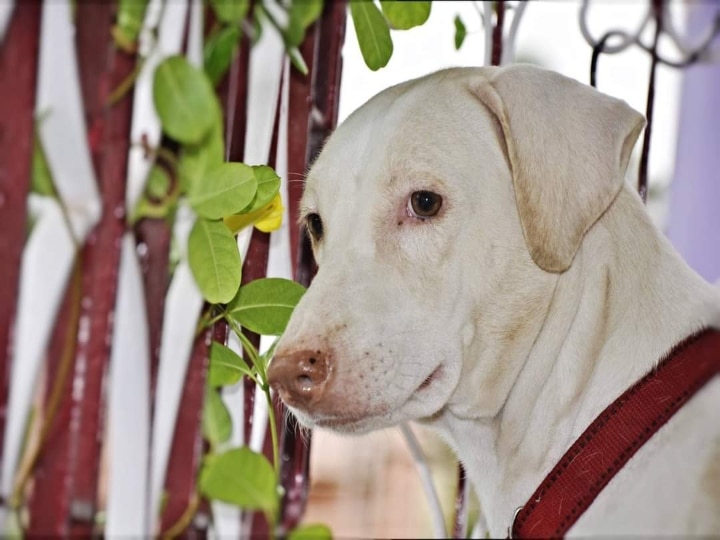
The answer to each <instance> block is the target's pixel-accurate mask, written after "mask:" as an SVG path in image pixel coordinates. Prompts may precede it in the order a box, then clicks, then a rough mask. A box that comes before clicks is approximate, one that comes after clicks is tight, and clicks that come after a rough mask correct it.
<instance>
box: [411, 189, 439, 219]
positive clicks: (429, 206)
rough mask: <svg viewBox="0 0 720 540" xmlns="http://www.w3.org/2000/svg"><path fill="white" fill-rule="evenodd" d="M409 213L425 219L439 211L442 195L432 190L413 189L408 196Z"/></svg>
mask: <svg viewBox="0 0 720 540" xmlns="http://www.w3.org/2000/svg"><path fill="white" fill-rule="evenodd" d="M409 206H410V208H409V210H410V214H411V215H412V216H414V217H416V218H420V219H427V218H430V217H433V216H434V215H435V214H437V213H438V212H439V211H440V207H441V206H442V197H441V196H440V195H438V194H437V193H433V192H432V191H415V192H414V193H413V194H412V195H411V196H410V204H409Z"/></svg>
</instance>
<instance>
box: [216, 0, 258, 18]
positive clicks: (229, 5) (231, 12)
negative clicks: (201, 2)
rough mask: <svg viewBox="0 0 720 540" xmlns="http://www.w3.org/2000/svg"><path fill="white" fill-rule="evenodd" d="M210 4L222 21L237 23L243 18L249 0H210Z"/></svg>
mask: <svg viewBox="0 0 720 540" xmlns="http://www.w3.org/2000/svg"><path fill="white" fill-rule="evenodd" d="M210 4H212V7H213V10H214V11H215V16H216V17H217V18H218V19H220V20H221V21H222V22H226V23H235V24H239V23H241V22H242V20H243V19H244V18H245V14H246V13H247V10H248V7H249V6H250V0H210Z"/></svg>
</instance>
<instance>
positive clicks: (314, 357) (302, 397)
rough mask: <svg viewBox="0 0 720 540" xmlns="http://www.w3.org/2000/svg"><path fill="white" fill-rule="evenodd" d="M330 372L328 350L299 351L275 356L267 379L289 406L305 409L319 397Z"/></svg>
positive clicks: (318, 399)
mask: <svg viewBox="0 0 720 540" xmlns="http://www.w3.org/2000/svg"><path fill="white" fill-rule="evenodd" d="M331 371H332V369H331V363H330V354H329V353H328V352H324V351H318V350H298V351H292V352H288V353H286V354H282V353H281V354H276V355H275V357H274V358H273V360H272V362H271V363H270V367H269V368H268V381H269V383H270V386H271V387H272V388H274V389H275V390H276V391H277V392H278V393H279V394H280V397H281V398H282V399H283V401H285V402H286V403H287V404H288V405H290V406H292V407H298V408H300V409H304V410H308V409H310V408H311V407H312V406H313V405H314V404H315V403H317V402H318V401H320V399H321V398H322V395H323V392H324V391H325V386H326V384H327V382H328V379H329V377H330V373H331Z"/></svg>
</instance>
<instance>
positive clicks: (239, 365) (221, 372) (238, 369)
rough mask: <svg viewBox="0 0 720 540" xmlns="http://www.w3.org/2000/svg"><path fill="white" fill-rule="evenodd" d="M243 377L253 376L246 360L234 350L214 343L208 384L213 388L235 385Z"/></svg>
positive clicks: (211, 351) (211, 350)
mask: <svg viewBox="0 0 720 540" xmlns="http://www.w3.org/2000/svg"><path fill="white" fill-rule="evenodd" d="M243 375H247V376H249V377H251V376H252V372H251V371H250V368H249V367H248V365H247V364H246V363H245V360H243V359H242V358H240V356H239V355H238V354H237V353H236V352H235V351H233V350H232V349H229V348H227V347H226V346H225V345H223V344H221V343H218V342H217V341H213V342H212V344H211V345H210V368H209V371H208V384H209V385H210V386H213V387H218V386H227V385H229V384H235V383H236V382H238V381H239V380H240V378H241V377H242V376H243Z"/></svg>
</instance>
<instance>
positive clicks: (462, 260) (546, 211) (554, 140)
mask: <svg viewBox="0 0 720 540" xmlns="http://www.w3.org/2000/svg"><path fill="white" fill-rule="evenodd" d="M642 126H643V120H642V117H641V116H640V115H639V114H638V113H636V112H634V111H633V110H632V109H630V108H629V107H628V106H627V105H625V104H624V103H622V102H620V101H618V100H615V99H612V98H610V97H607V96H604V95H602V94H600V93H598V92H595V91H594V90H592V89H590V88H588V87H586V86H584V85H581V84H579V83H577V82H575V81H572V80H570V79H567V78H565V77H562V76H560V75H557V74H555V73H552V72H548V71H544V70H540V69H537V68H533V67H530V66H512V67H508V68H502V69H497V68H489V69H487V68H485V69H483V68H477V69H452V70H447V71H443V72H439V73H436V74H433V75H430V76H427V77H424V78H421V79H418V80H415V81H411V82H408V83H405V84H401V85H399V86H396V87H393V88H390V89H388V90H386V91H384V92H382V93H381V94H379V95H377V96H376V97H374V98H373V99H371V100H370V101H369V102H368V103H366V104H365V105H364V106H363V107H361V108H360V109H359V110H358V111H356V112H355V113H354V114H353V115H352V116H351V117H350V118H348V119H347V121H346V122H345V123H344V124H343V125H342V126H340V127H339V128H338V129H337V131H336V132H335V133H334V134H333V135H332V137H330V139H329V140H328V142H327V144H326V146H325V148H324V149H323V151H322V153H321V154H320V156H319V158H318V159H317V162H316V163H315V165H314V166H313V168H312V170H311V171H310V174H309V175H308V179H307V184H306V189H305V195H304V198H303V203H302V219H303V221H304V222H305V224H306V225H307V227H308V230H309V232H310V235H311V236H312V242H313V248H314V252H315V257H316V260H317V262H318V265H319V271H318V274H317V276H316V277H315V280H314V281H313V283H312V285H311V287H310V289H309V290H308V292H307V293H306V295H305V296H304V298H303V299H302V300H301V302H300V304H299V305H298V307H297V309H296V310H295V313H294V314H293V317H292V319H291V321H290V324H289V325H288V328H287V331H286V333H285V335H284V337H283V338H282V341H281V343H280V345H279V346H278V348H277V352H276V355H275V358H274V360H273V361H272V363H271V365H270V368H269V378H270V381H271V384H272V386H273V387H274V388H275V389H276V390H277V391H278V392H279V393H280V396H281V397H282V399H283V400H284V401H285V403H286V404H287V405H288V406H289V407H290V409H291V410H292V411H293V412H294V413H295V415H296V416H297V417H298V418H299V419H300V421H301V423H303V424H305V425H308V426H320V427H326V428H331V429H335V430H338V431H346V432H362V431H368V430H371V429H376V428H379V427H385V426H389V425H392V424H395V423H397V422H400V421H404V420H413V419H422V418H428V417H432V416H433V415H436V414H438V413H439V412H440V411H442V409H443V408H444V407H446V406H451V407H455V408H456V412H457V413H459V414H465V415H473V414H480V413H479V412H478V411H480V410H481V409H482V410H483V411H484V412H487V413H492V412H493V411H494V410H497V408H498V407H499V406H500V405H501V403H502V399H504V398H503V396H504V395H506V394H507V390H508V389H509V385H511V384H512V380H513V378H514V376H515V375H516V374H517V370H518V369H519V366H520V362H521V359H517V360H516V359H515V358H514V355H513V354H512V352H513V351H516V350H520V349H522V348H523V347H524V346H526V345H529V344H528V343H526V342H527V340H528V339H532V337H531V334H532V332H529V331H526V330H529V329H532V328H533V327H536V326H537V325H539V324H541V322H542V317H543V313H544V310H546V309H547V304H548V302H549V300H550V297H551V295H552V288H553V286H554V283H555V281H556V278H557V275H558V274H560V273H562V272H564V271H565V270H567V269H568V267H569V266H570V265H571V264H572V261H573V258H574V256H575V253H576V251H577V250H578V248H579V246H580V244H581V242H582V239H583V236H584V235H585V233H586V231H587V230H588V229H589V228H590V227H591V226H592V225H593V223H594V222H595V221H596V220H597V219H598V218H599V217H600V215H601V214H602V213H603V212H604V211H605V210H606V209H607V207H608V206H609V205H610V204H611V203H612V201H613V199H614V198H615V197H616V195H617V193H618V192H619V190H620V189H621V187H622V185H623V176H624V171H625V168H626V167H627V162H628V159H629V155H630V151H631V149H632V146H633V144H634V142H635V139H636V138H637V135H638V133H639V132H640V130H641V129H642ZM515 356H517V355H515ZM482 399H484V400H485V405H484V408H483V407H479V406H478V405H477V404H478V403H479V402H480V401H482Z"/></svg>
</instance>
